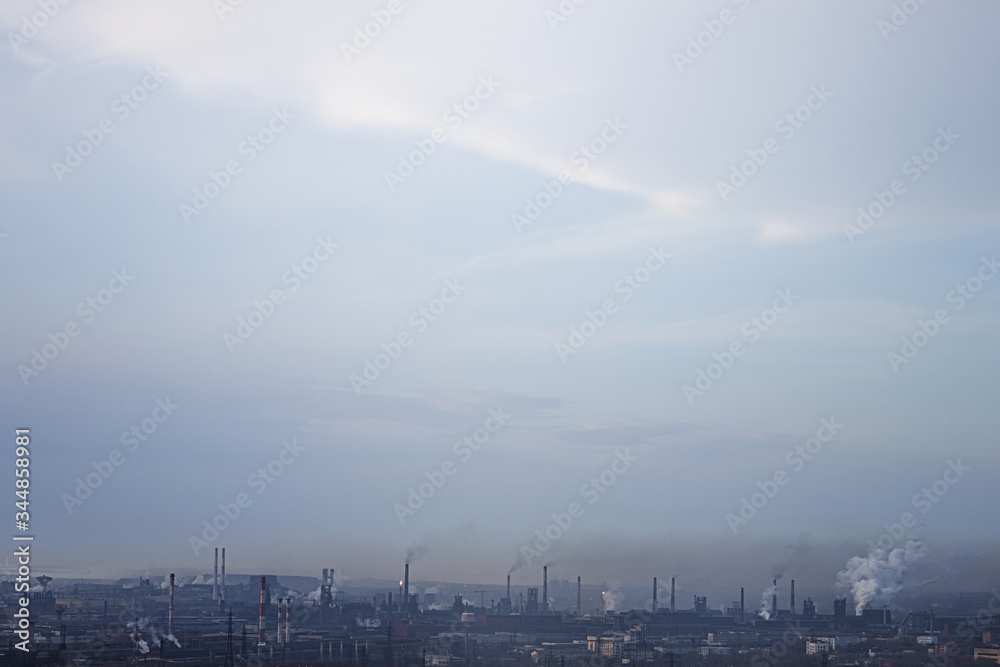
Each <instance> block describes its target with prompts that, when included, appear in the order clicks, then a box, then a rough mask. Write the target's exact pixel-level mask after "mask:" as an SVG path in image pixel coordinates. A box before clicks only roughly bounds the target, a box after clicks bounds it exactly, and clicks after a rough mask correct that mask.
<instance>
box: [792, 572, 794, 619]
mask: <svg viewBox="0 0 1000 667" xmlns="http://www.w3.org/2000/svg"><path fill="white" fill-rule="evenodd" d="M792 616H795V580H794V579H792Z"/></svg>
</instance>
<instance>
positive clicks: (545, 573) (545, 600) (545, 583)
mask: <svg viewBox="0 0 1000 667" xmlns="http://www.w3.org/2000/svg"><path fill="white" fill-rule="evenodd" d="M548 610H549V566H548V565H543V566H542V611H548Z"/></svg>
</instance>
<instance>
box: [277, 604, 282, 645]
mask: <svg viewBox="0 0 1000 667" xmlns="http://www.w3.org/2000/svg"><path fill="white" fill-rule="evenodd" d="M276 643H277V644H278V645H279V646H280V645H281V598H278V639H277V640H276Z"/></svg>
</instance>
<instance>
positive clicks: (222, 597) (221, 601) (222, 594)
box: [219, 547, 226, 607]
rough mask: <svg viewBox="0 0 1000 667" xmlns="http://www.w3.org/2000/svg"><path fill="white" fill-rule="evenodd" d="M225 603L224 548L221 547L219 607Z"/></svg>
mask: <svg viewBox="0 0 1000 667" xmlns="http://www.w3.org/2000/svg"><path fill="white" fill-rule="evenodd" d="M225 603H226V547H222V580H221V581H220V582H219V606H220V607H222V606H224V605H225Z"/></svg>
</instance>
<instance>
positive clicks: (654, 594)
mask: <svg viewBox="0 0 1000 667" xmlns="http://www.w3.org/2000/svg"><path fill="white" fill-rule="evenodd" d="M653 611H656V577H653Z"/></svg>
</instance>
